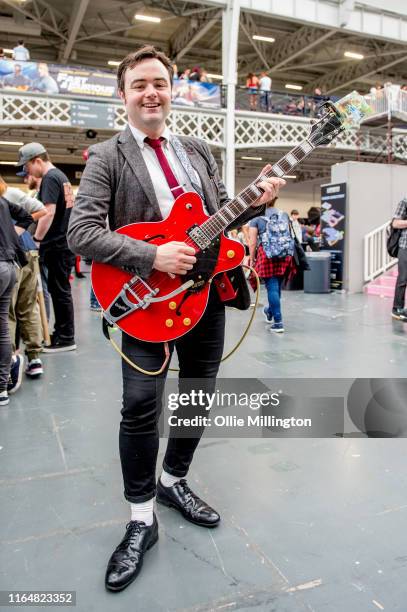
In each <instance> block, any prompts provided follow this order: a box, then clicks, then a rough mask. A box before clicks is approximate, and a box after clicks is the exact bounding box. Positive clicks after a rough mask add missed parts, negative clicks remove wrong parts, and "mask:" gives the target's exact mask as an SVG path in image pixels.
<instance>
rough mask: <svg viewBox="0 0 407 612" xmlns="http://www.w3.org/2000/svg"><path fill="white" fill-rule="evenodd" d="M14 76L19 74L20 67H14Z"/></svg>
mask: <svg viewBox="0 0 407 612" xmlns="http://www.w3.org/2000/svg"><path fill="white" fill-rule="evenodd" d="M14 74H21V66H19V65H18V64H16V65H15V66H14Z"/></svg>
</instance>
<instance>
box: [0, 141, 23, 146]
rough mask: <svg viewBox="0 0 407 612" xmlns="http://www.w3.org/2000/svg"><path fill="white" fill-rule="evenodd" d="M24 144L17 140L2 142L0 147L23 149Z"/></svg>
mask: <svg viewBox="0 0 407 612" xmlns="http://www.w3.org/2000/svg"><path fill="white" fill-rule="evenodd" d="M23 144H24V143H23V142H17V141H15V140H10V141H7V140H0V145H11V146H13V147H22V146H23Z"/></svg>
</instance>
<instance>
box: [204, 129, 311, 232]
mask: <svg viewBox="0 0 407 612" xmlns="http://www.w3.org/2000/svg"><path fill="white" fill-rule="evenodd" d="M314 148H315V145H313V144H312V143H311V142H310V141H309V140H304V142H302V143H301V144H300V145H298V146H297V147H294V148H293V149H292V150H291V151H290V152H289V153H287V154H286V155H284V157H282V158H281V159H279V161H278V162H277V163H275V164H274V165H273V166H272V167H271V169H270V170H269V171H268V172H266V173H264V174H262V175H261V176H260V177H258V178H257V179H256V180H255V181H253V183H250V185H248V186H247V187H246V188H245V189H243V191H241V192H240V193H239V194H238V195H237V196H236V197H235V198H233V200H231V201H230V202H228V203H227V204H225V205H224V206H222V208H220V209H219V210H218V211H217V212H216V213H215V214H214V215H212V216H211V217H210V219H208V220H207V221H205V222H204V223H203V224H202V225H201V227H200V229H201V230H202V231H203V232H204V234H205V236H206V237H207V238H208V240H211V241H212V240H213V239H214V238H216V237H217V236H218V235H219V234H220V233H221V232H223V231H224V230H225V229H226V228H227V227H228V226H229V225H230V224H231V223H232V222H233V221H235V219H237V218H238V217H239V216H240V215H241V214H242V213H244V212H245V211H246V210H247V209H248V208H249V207H250V206H251V205H252V204H253V202H255V201H256V200H258V199H259V198H260V197H261V196H262V194H263V191H262V190H261V189H260V188H259V187H257V185H256V183H258V182H260V181H261V180H263V179H264V178H270V177H272V176H277V177H280V178H281V177H283V176H284V175H285V174H288V173H289V172H290V170H292V169H293V168H294V167H295V166H296V165H297V164H299V163H300V162H301V161H302V160H303V159H304V158H305V157H307V156H308V155H309V154H310V153H311V152H312V151H313V150H314Z"/></svg>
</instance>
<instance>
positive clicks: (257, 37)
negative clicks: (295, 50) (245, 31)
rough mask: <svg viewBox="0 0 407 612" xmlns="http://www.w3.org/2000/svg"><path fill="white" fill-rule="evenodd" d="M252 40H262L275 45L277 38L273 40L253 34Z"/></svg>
mask: <svg viewBox="0 0 407 612" xmlns="http://www.w3.org/2000/svg"><path fill="white" fill-rule="evenodd" d="M252 38H253V40H262V41H264V42H270V43H273V42H275V40H276V39H275V38H271V36H258V35H257V34H253V36H252Z"/></svg>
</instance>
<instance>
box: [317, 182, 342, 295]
mask: <svg viewBox="0 0 407 612" xmlns="http://www.w3.org/2000/svg"><path fill="white" fill-rule="evenodd" d="M345 223H346V183H335V184H334V183H331V184H329V185H321V249H323V250H325V251H330V252H331V289H342V288H343V272H344V254H345V238H346V236H345Z"/></svg>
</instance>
